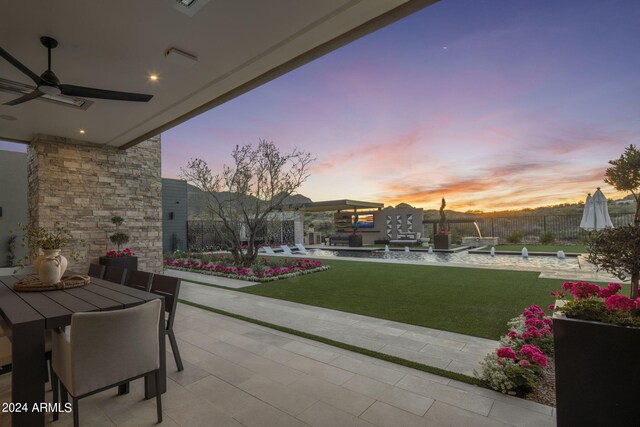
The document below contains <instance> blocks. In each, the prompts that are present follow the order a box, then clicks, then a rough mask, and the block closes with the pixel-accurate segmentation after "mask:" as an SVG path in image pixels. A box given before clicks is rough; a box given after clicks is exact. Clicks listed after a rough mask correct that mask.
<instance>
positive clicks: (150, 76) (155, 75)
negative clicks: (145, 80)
mask: <svg viewBox="0 0 640 427" xmlns="http://www.w3.org/2000/svg"><path fill="white" fill-rule="evenodd" d="M149 80H151V81H152V82H155V81H158V75H157V74H149Z"/></svg>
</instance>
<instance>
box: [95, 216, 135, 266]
mask: <svg viewBox="0 0 640 427" xmlns="http://www.w3.org/2000/svg"><path fill="white" fill-rule="evenodd" d="M111 222H112V223H113V224H114V225H115V226H116V231H115V233H114V234H112V235H111V236H109V240H111V243H114V244H115V245H116V247H117V249H116V250H111V251H109V252H107V253H106V254H105V255H104V256H101V257H100V264H102V265H106V266H117V267H122V268H126V269H127V271H129V272H132V271H137V270H138V257H137V256H136V254H135V253H134V252H133V251H132V250H131V249H129V248H124V249H123V250H120V247H121V246H124V245H125V244H127V242H129V235H127V234H126V233H123V232H121V231H120V226H121V225H122V223H123V222H124V219H123V218H122V217H120V216H114V217H113V218H111Z"/></svg>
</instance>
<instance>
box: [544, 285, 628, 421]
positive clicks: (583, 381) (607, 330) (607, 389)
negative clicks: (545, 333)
mask: <svg viewBox="0 0 640 427" xmlns="http://www.w3.org/2000/svg"><path fill="white" fill-rule="evenodd" d="M621 289H622V285H620V284H618V283H609V285H608V286H607V287H600V286H598V285H596V284H593V283H588V282H575V283H573V282H566V283H565V284H564V285H563V291H568V292H569V293H570V294H571V295H573V299H571V300H565V299H564V292H563V291H557V292H555V293H552V295H553V296H555V297H556V298H559V299H560V301H557V302H556V305H555V309H556V314H555V315H554V319H553V336H554V352H555V367H556V411H557V425H558V427H563V426H575V425H611V426H613V425H615V426H635V425H638V410H637V396H636V391H637V387H638V386H637V383H638V370H637V369H636V368H635V366H636V365H637V358H638V354H640V299H631V298H628V297H626V296H623V295H619V294H618V292H619V291H620V290H621ZM585 408H597V410H593V411H585Z"/></svg>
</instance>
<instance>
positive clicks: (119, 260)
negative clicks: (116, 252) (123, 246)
mask: <svg viewBox="0 0 640 427" xmlns="http://www.w3.org/2000/svg"><path fill="white" fill-rule="evenodd" d="M100 264H101V265H106V266H107V267H109V266H116V267H122V268H126V269H127V274H129V273H131V272H132V271H138V257H137V256H123V257H106V256H101V257H100Z"/></svg>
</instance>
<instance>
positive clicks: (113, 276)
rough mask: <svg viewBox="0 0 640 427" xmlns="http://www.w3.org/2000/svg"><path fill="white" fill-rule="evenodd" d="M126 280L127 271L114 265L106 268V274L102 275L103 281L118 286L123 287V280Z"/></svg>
mask: <svg viewBox="0 0 640 427" xmlns="http://www.w3.org/2000/svg"><path fill="white" fill-rule="evenodd" d="M126 279H127V269H126V268H122V267H116V266H115V265H110V266H108V267H107V272H106V273H104V280H107V281H109V282H113V283H117V284H119V285H124V282H125V280H126Z"/></svg>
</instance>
